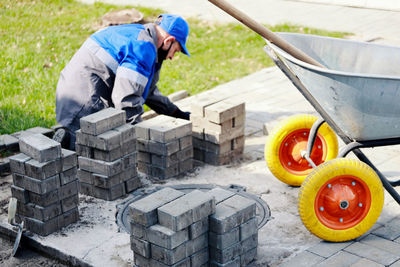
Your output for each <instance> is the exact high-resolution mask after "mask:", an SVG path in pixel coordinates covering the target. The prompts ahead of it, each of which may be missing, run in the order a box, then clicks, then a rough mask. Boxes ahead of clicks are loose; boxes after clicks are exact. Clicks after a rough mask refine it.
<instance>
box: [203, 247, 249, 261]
mask: <svg viewBox="0 0 400 267" xmlns="http://www.w3.org/2000/svg"><path fill="white" fill-rule="evenodd" d="M210 245H211V244H210ZM209 252H210V261H214V262H217V263H220V264H225V263H229V262H230V261H232V260H235V259H236V258H238V259H239V263H240V255H241V252H242V247H241V245H240V243H236V244H233V245H232V246H230V247H228V248H225V249H223V250H221V249H217V248H214V247H210V249H209Z"/></svg>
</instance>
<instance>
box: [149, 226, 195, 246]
mask: <svg viewBox="0 0 400 267" xmlns="http://www.w3.org/2000/svg"><path fill="white" fill-rule="evenodd" d="M147 240H148V241H149V242H151V243H152V244H155V245H157V246H160V247H163V248H166V249H174V248H176V247H177V246H179V245H181V244H183V243H184V242H186V241H187V240H189V231H188V229H187V228H186V229H182V230H180V231H177V232H175V231H172V230H171V229H169V228H167V227H164V226H162V225H159V224H155V225H152V226H150V227H149V228H148V230H147Z"/></svg>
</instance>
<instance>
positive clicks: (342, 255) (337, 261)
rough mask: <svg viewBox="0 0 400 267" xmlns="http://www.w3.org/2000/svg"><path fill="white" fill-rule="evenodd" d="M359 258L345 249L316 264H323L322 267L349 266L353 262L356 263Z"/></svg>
mask: <svg viewBox="0 0 400 267" xmlns="http://www.w3.org/2000/svg"><path fill="white" fill-rule="evenodd" d="M359 260H361V257H358V256H356V255H354V254H351V253H348V252H346V251H339V252H338V253H336V254H335V255H333V256H332V257H329V258H327V259H326V260H324V261H322V262H320V263H318V264H317V266H324V267H336V266H349V265H351V264H353V263H356V262H357V261H359Z"/></svg>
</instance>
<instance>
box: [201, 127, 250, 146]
mask: <svg viewBox="0 0 400 267" xmlns="http://www.w3.org/2000/svg"><path fill="white" fill-rule="evenodd" d="M241 136H244V125H242V126H240V127H235V128H232V129H230V130H229V131H226V132H224V133H218V132H213V131H211V130H207V129H204V140H205V141H208V142H211V143H214V144H223V143H225V142H227V141H230V140H232V139H235V138H238V137H241Z"/></svg>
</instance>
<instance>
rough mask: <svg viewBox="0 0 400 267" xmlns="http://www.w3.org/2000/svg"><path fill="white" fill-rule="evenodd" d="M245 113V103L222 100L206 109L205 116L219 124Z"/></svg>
mask: <svg viewBox="0 0 400 267" xmlns="http://www.w3.org/2000/svg"><path fill="white" fill-rule="evenodd" d="M243 114H245V103H244V102H241V103H238V102H233V101H231V100H224V101H220V102H218V103H215V104H213V105H209V106H207V107H206V108H205V109H204V117H206V118H207V119H208V120H209V121H211V122H215V123H218V124H219V123H222V122H224V121H227V120H229V119H232V118H234V117H238V116H240V115H243Z"/></svg>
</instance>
